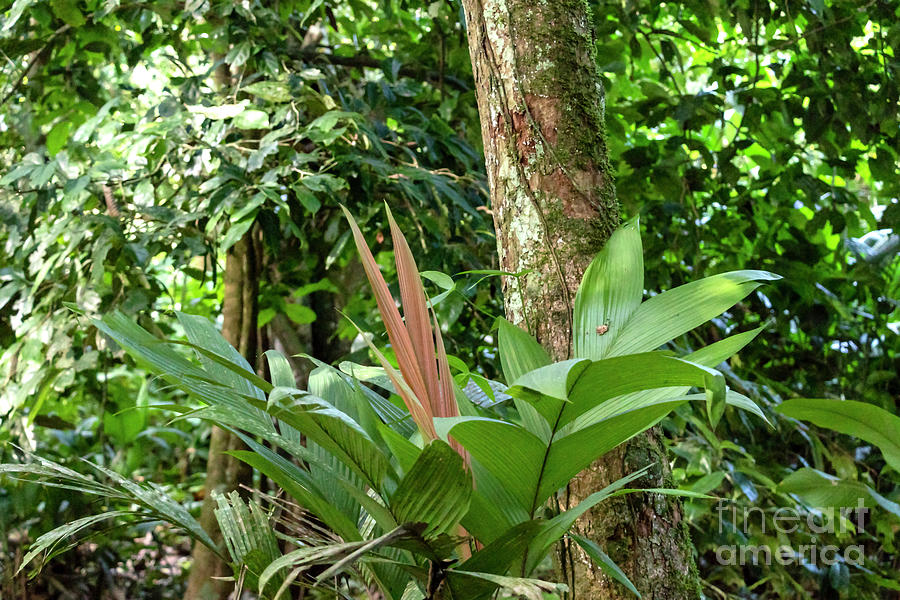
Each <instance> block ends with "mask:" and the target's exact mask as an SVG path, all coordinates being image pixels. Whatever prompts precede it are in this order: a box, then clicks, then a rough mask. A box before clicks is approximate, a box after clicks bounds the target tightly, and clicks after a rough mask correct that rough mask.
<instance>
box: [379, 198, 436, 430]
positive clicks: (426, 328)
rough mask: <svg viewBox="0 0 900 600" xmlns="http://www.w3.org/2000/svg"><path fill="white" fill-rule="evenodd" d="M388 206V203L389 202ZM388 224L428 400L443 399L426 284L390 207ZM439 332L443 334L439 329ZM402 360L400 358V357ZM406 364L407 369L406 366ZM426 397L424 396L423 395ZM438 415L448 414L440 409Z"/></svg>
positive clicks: (398, 276) (414, 349)
mask: <svg viewBox="0 0 900 600" xmlns="http://www.w3.org/2000/svg"><path fill="white" fill-rule="evenodd" d="M385 208H386V209H387V206H386V205H385ZM387 216H388V223H390V227H391V238H392V239H393V240H394V262H395V263H396V265H397V279H398V282H399V284H400V299H401V300H402V305H403V318H404V321H405V323H406V329H407V331H408V332H409V339H410V342H411V343H412V353H413V356H414V357H415V359H416V365H417V366H418V369H419V371H420V372H421V373H422V379H423V380H424V381H425V388H426V390H427V393H428V396H427V398H428V399H435V400H440V398H441V391H440V389H439V387H438V386H439V383H438V372H437V362H436V356H435V351H434V336H432V329H431V320H430V319H429V318H428V306H427V304H426V300H425V290H424V288H423V287H422V279H421V278H420V277H419V270H418V269H417V268H416V261H415V259H414V258H413V255H412V251H411V250H410V249H409V244H407V243H406V238H405V237H404V236H403V233H401V232H400V228H399V227H397V222H396V221H394V216H393V215H392V214H391V211H390V209H387ZM435 334H437V335H440V332H439V331H435ZM398 360H399V358H398ZM416 365H403V364H402V363H401V364H400V371H401V372H402V373H403V374H404V376H406V372H407V371H408V370H411V369H412V368H415V366H416ZM404 367H406V368H404ZM421 399H423V400H424V398H421ZM431 408H432V410H434V409H440V408H443V407H442V406H440V404H438V405H437V406H434V405H432V407H431ZM434 414H435V415H436V416H450V415H444V414H441V413H439V412H437V410H435V413H434Z"/></svg>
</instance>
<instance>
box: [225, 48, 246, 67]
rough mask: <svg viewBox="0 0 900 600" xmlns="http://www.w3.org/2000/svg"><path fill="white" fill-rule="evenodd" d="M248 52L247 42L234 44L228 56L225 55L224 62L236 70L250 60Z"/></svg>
mask: <svg viewBox="0 0 900 600" xmlns="http://www.w3.org/2000/svg"><path fill="white" fill-rule="evenodd" d="M250 50H251V47H250V42H249V41H245V42H240V43H238V44H235V45H234V47H233V48H232V49H231V50H229V51H228V54H226V55H225V62H226V63H228V64H229V65H230V66H231V67H232V68H235V69H236V68H237V67H240V66H241V65H243V64H244V63H245V62H247V59H248V58H250Z"/></svg>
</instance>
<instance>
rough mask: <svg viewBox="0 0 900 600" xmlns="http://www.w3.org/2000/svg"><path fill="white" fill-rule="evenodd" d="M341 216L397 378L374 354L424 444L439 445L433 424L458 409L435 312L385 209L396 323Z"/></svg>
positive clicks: (389, 301)
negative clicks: (394, 267)
mask: <svg viewBox="0 0 900 600" xmlns="http://www.w3.org/2000/svg"><path fill="white" fill-rule="evenodd" d="M344 214H345V215H346V216H347V221H348V222H349V223H350V230H351V231H352V232H353V239H354V241H355V242H356V248H357V250H358V251H359V255H360V259H361V260H362V263H363V267H364V269H365V272H366V277H367V278H368V279H369V284H370V285H371V286H372V290H373V291H374V292H375V300H376V302H377V303H378V312H379V313H380V314H381V318H382V320H383V321H384V326H385V329H386V330H387V334H388V339H389V340H390V342H391V347H392V348H393V349H394V354H395V355H396V357H397V363H398V365H399V367H400V373H399V375H400V376H401V377H398V374H397V372H396V370H395V369H394V368H393V366H392V365H391V364H390V363H389V362H388V361H387V359H386V358H385V357H384V356H383V355H382V354H381V353H380V352H377V351H376V352H375V354H376V356H377V357H378V360H379V362H381V364H382V366H383V367H384V370H385V372H386V373H387V375H388V376H389V377H390V379H391V383H393V384H394V388H395V389H396V390H397V393H398V394H399V395H400V397H401V398H402V399H403V402H404V404H406V407H407V409H408V410H409V413H410V415H412V418H413V421H414V422H415V423H416V425H417V427H418V428H419V431H420V432H421V433H422V436H423V437H424V438H425V439H426V440H435V439H438V435H437V432H436V431H435V428H434V418H435V417H455V416H458V415H459V409H458V407H457V404H456V397H455V394H454V391H453V380H452V379H451V376H450V365H449V363H448V361H447V354H446V351H445V349H444V341H443V339H442V337H441V330H440V327H439V326H438V323H437V318H436V317H435V316H434V311H433V310H431V311H430V310H429V306H428V300H427V297H426V296H425V290H424V288H423V287H422V279H421V277H420V276H419V270H418V268H417V267H416V261H415V259H414V258H413V255H412V251H411V250H410V248H409V244H407V242H406V238H405V237H404V236H403V233H402V232H401V231H400V228H399V227H398V226H397V222H396V221H395V220H394V217H393V215H392V214H391V211H390V209H388V210H387V215H388V221H389V223H390V227H391V237H392V238H393V240H394V261H395V263H396V265H397V277H398V280H399V287H400V300H401V307H402V308H403V317H401V316H400V311H399V310H398V309H397V305H396V303H395V302H394V298H393V296H392V295H391V292H390V289H389V288H388V285H387V282H385V280H384V277H383V276H382V275H381V271H379V269H378V264H377V263H376V262H375V258H374V257H373V256H372V252H371V250H369V247H368V246H367V245H366V241H365V238H364V237H363V235H362V232H361V231H360V230H359V227H358V226H357V225H356V221H354V220H353V217H352V216H351V215H350V213H349V212H348V211H347V209H346V208H345V209H344ZM429 314H430V316H429ZM451 444H452V445H453V447H454V449H455V450H457V452H459V453H460V454H461V455H463V457H466V454H465V451H464V450H463V449H462V447H461V446H459V445H458V444H456V443H455V442H452V441H451Z"/></svg>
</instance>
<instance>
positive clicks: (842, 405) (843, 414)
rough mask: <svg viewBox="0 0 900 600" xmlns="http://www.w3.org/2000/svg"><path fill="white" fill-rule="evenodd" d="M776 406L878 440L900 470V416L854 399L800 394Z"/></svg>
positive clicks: (889, 461) (788, 413)
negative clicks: (800, 396) (799, 396)
mask: <svg viewBox="0 0 900 600" xmlns="http://www.w3.org/2000/svg"><path fill="white" fill-rule="evenodd" d="M775 410H776V411H778V412H779V413H781V414H783V415H785V416H786V417H791V418H793V419H801V420H804V421H810V422H812V423H814V424H815V425H818V426H819V427H827V428H828V429H833V430H834V431H838V432H840V433H844V434H847V435H852V436H854V437H858V438H859V439H861V440H863V441H866V442H868V443H870V444H874V445H875V446H877V447H878V449H879V450H881V453H882V454H883V455H884V460H885V462H887V464H889V465H890V466H891V468H893V469H894V470H895V471H897V472H898V473H900V417H898V416H896V415H893V414H891V413H889V412H888V411H886V410H884V409H883V408H880V407H878V406H875V405H872V404H866V403H865V402H855V401H852V400H831V399H824V398H823V399H813V398H798V399H795V400H787V401H785V402H782V403H781V404H780V405H779V406H777V407H776V408H775Z"/></svg>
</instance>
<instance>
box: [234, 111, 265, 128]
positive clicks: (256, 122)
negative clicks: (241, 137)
mask: <svg viewBox="0 0 900 600" xmlns="http://www.w3.org/2000/svg"><path fill="white" fill-rule="evenodd" d="M231 122H232V123H233V124H234V126H235V127H237V128H238V129H268V127H269V114H268V113H267V112H265V111H262V110H256V109H252V108H251V109H247V110H244V111H241V113H240V114H238V115H236V116H235V117H234V119H232V121H231Z"/></svg>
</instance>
